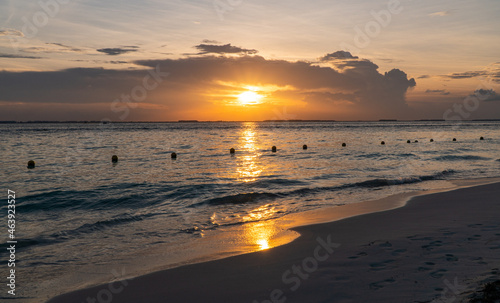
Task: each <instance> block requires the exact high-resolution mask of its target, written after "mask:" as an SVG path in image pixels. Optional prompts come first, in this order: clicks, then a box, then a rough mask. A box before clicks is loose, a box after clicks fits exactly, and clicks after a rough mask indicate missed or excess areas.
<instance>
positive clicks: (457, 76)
mask: <svg viewBox="0 0 500 303" xmlns="http://www.w3.org/2000/svg"><path fill="white" fill-rule="evenodd" d="M486 74H487V73H486V72H485V71H470V72H463V73H453V74H449V75H443V76H442V77H444V78H450V79H469V78H475V77H481V76H484V75H486Z"/></svg>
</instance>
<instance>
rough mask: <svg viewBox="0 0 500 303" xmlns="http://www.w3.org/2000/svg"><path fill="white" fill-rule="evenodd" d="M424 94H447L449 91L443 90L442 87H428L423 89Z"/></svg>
mask: <svg viewBox="0 0 500 303" xmlns="http://www.w3.org/2000/svg"><path fill="white" fill-rule="evenodd" d="M425 93H426V94H439V95H444V96H446V95H449V94H450V92H448V91H446V90H444V89H428V90H426V91H425Z"/></svg>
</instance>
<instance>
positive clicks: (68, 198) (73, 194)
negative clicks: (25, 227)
mask: <svg viewBox="0 0 500 303" xmlns="http://www.w3.org/2000/svg"><path fill="white" fill-rule="evenodd" d="M172 188H173V187H169V186H167V185H162V187H161V189H162V191H163V192H164V195H168V190H170V189H172ZM164 195H161V193H159V189H158V188H156V189H154V188H152V186H151V185H149V184H143V183H121V184H116V185H111V186H100V187H97V188H95V189H94V190H80V191H78V190H66V191H63V190H53V191H49V192H43V193H39V194H34V195H29V196H25V197H23V199H22V200H23V201H26V202H24V203H19V204H18V205H17V208H18V209H19V210H20V211H21V212H24V213H29V212H36V211H49V210H51V211H55V210H72V209H85V210H103V209H113V208H120V207H122V208H138V207H144V206H149V205H153V204H157V203H161V202H162V201H163V198H164V197H165V196H164ZM138 202H140V203H138Z"/></svg>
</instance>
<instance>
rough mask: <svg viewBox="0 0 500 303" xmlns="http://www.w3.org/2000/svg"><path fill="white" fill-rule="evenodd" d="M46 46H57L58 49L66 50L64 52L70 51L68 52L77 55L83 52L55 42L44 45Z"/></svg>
mask: <svg viewBox="0 0 500 303" xmlns="http://www.w3.org/2000/svg"><path fill="white" fill-rule="evenodd" d="M46 44H47V45H54V46H59V47H60V48H62V49H64V50H66V51H70V52H77V53H81V52H83V50H81V49H79V48H76V47H72V46H68V45H64V44H62V43H55V42H52V43H46Z"/></svg>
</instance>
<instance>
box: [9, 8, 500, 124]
mask: <svg viewBox="0 0 500 303" xmlns="http://www.w3.org/2000/svg"><path fill="white" fill-rule="evenodd" d="M499 16H500V2H499V1H498V0H479V1H457V0H454V1H451V0H448V1H430V0H422V1H416V0H413V1H412V0H401V1H398V0H391V1H373V0H371V1H368V0H336V1H331V0H329V1H327V0H311V1H296V0H288V1H282V0H278V1H271V2H269V1H263V0H203V1H201V0H193V1H186V0H184V1H180V0H176V1H160V0H145V1H138V0H106V1H97V0H95V1H94V0H41V1H19V0H4V1H2V2H0V68H1V70H2V71H1V72H0V120H19V121H26V120H63V121H64V120H101V119H109V120H112V121H175V120H180V119H197V120H266V119H333V120H378V119H443V118H444V119H455V120H456V119H492V118H496V119H500V51H499V50H500V18H499Z"/></svg>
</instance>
